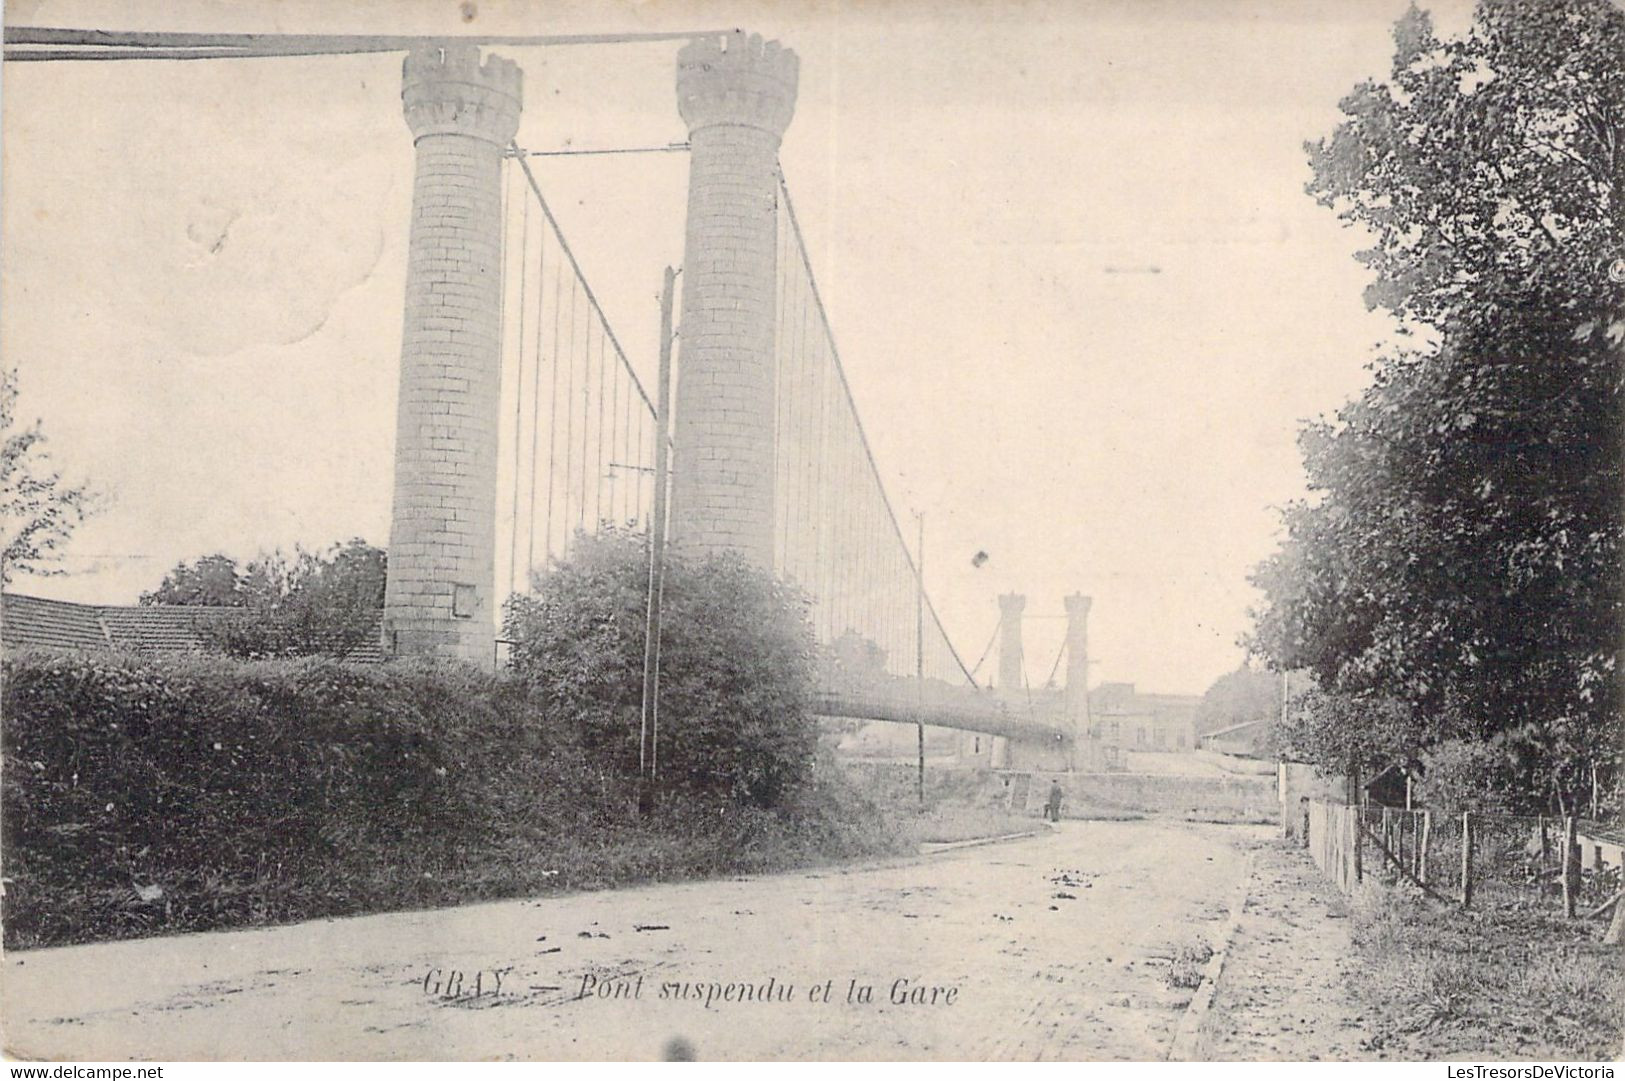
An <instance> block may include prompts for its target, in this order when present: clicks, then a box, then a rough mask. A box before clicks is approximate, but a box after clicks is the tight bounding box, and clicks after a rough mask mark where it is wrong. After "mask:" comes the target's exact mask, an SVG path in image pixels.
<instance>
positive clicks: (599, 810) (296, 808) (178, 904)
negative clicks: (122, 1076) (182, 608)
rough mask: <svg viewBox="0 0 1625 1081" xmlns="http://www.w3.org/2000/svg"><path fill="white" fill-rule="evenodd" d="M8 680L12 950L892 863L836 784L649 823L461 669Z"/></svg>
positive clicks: (573, 745)
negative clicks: (739, 874)
mask: <svg viewBox="0 0 1625 1081" xmlns="http://www.w3.org/2000/svg"><path fill="white" fill-rule="evenodd" d="M0 675H3V678H4V686H3V693H0V720H3V732H0V735H3V739H0V746H3V751H4V778H5V783H4V791H3V818H0V849H3V852H4V857H5V862H4V869H3V870H4V879H3V884H4V889H5V893H4V899H3V907H0V916H3V919H4V927H5V945H6V947H7V948H12V949H16V948H26V947H32V946H43V945H57V944H63V943H71V942H84V941H94V940H102V939H110V938H128V937H135V936H140V935H150V934H159V933H168V932H174V931H188V930H206V929H213V928H221V927H237V926H245V925H257V924H267V923H280V922H286V921H290V920H297V919H306V918H312V917H318V916H336V915H347V914H353V913H361V912H374V911H381V910H387V909H398V908H416V907H426V906H433V905H442V904H450V903H457V902H464V901H471V900H480V899H489V898H497V897H510V896H516V895H522V894H530V893H538V892H548V891H555V890H560V889H575V888H593V887H600V886H608V885H615V884H619V883H622V882H627V881H640V880H648V879H659V878H671V877H690V876H693V875H702V874H709V873H720V872H727V871H739V870H747V871H749V870H769V869H776V868H779V867H783V866H790V865H796V864H799V863H806V862H810V861H814V860H818V859H826V858H838V857H843V856H850V855H859V854H864V853H867V852H873V851H884V850H887V849H888V848H895V847H896V839H895V837H892V836H888V834H887V828H886V825H885V823H884V822H883V821H882V820H881V816H879V815H878V814H876V813H874V810H873V808H872V807H866V806H864V804H863V801H862V800H861V799H855V798H854V796H853V793H852V792H851V791H848V790H846V789H842V788H840V782H839V781H838V780H831V779H830V778H828V777H826V778H825V781H824V787H823V788H822V789H821V788H820V787H819V786H818V785H817V784H814V785H812V786H810V787H809V788H808V789H807V790H806V791H805V792H802V793H800V794H799V795H797V796H796V798H795V799H793V800H791V801H789V802H788V803H787V804H786V806H784V807H782V808H780V809H778V810H777V811H762V810H760V809H751V808H742V807H732V806H724V807H719V806H716V805H707V806H700V805H698V804H694V803H691V802H684V801H683V800H681V799H673V800H672V801H670V802H669V803H665V804H663V805H662V814H661V816H660V818H659V820H658V821H657V822H655V823H645V822H643V821H640V820H639V819H637V817H636V815H635V813H634V810H633V806H634V800H633V792H632V789H631V785H630V782H629V780H628V779H627V778H625V777H624V776H621V775H619V774H617V773H616V772H615V771H614V770H615V767H614V765H613V764H612V763H607V762H596V761H594V760H593V759H592V758H591V757H589V756H588V754H587V753H586V752H584V751H583V750H582V749H581V745H580V740H579V738H578V734H577V733H576V732H575V731H573V730H572V729H571V728H569V727H567V726H565V725H563V724H555V723H552V722H550V721H549V720H548V719H547V718H546V717H545V716H544V715H543V714H542V711H541V710H540V709H539V708H538V707H537V706H536V699H535V697H534V696H533V692H532V691H530V690H529V689H527V687H526V686H525V685H524V684H523V683H522V682H521V681H518V680H514V679H510V678H506V677H503V676H493V675H488V674H483V673H479V672H476V671H473V670H471V669H468V668H466V667H463V666H444V667H429V666H425V667H415V666H407V665H378V666H367V665H355V664H346V663H342V662H338V661H333V660H326V659H316V658H310V659H301V660H284V661H241V660H233V659H229V658H225V657H195V658H187V659H182V660H175V659H153V658H136V657H128V656H118V655H112V654H66V655H64V654H49V653H36V652H23V653H19V654H16V655H14V656H9V657H7V658H6V659H5V660H4V662H3V671H0ZM832 784H833V785H835V786H836V789H834V790H832V789H831V787H830V786H831V785H832ZM719 811H720V812H722V813H720V814H719V813H718V812H719Z"/></svg>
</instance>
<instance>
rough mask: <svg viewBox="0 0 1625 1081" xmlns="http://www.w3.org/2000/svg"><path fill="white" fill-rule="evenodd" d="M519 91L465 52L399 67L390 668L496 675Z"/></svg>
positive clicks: (470, 49)
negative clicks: (405, 198) (407, 158)
mask: <svg viewBox="0 0 1625 1081" xmlns="http://www.w3.org/2000/svg"><path fill="white" fill-rule="evenodd" d="M520 82H521V76H520V71H519V68H518V67H517V66H515V65H514V63H513V62H512V61H511V60H505V59H502V58H501V57H497V56H489V57H487V58H486V59H485V62H484V63H483V64H482V63H481V62H480V51H479V49H478V48H477V47H475V46H473V45H448V46H446V47H444V48H420V49H414V50H413V51H412V52H411V53H409V54H408V55H407V57H406V62H405V65H404V67H403V69H402V82H401V101H402V105H403V107H404V109H405V112H406V123H407V125H408V126H409V127H410V128H411V129H412V138H413V141H414V143H415V145H416V147H417V173H416V178H415V180H414V182H413V188H412V234H411V244H410V248H409V250H408V255H407V264H406V319H405V328H404V330H403V333H402V337H401V381H400V397H399V409H398V413H397V417H396V422H395V496H394V504H393V516H392V519H391V523H390V530H389V580H388V585H387V587H386V588H385V591H384V631H383V633H384V643H383V644H384V649H385V652H386V653H389V654H394V655H397V656H413V657H459V658H462V659H463V660H467V661H472V662H474V663H476V664H479V665H482V666H484V667H487V668H489V667H491V666H492V665H493V664H494V663H495V656H494V642H493V639H494V637H495V635H494V618H493V617H494V608H493V602H492V601H493V599H492V594H493V593H494V592H495V579H496V560H495V553H496V490H497V478H496V458H497V419H498V418H497V402H498V395H499V392H500V383H501V367H502V355H501V350H502V328H501V313H500V296H501V289H502V281H501V279H502V268H501V266H500V253H501V248H502V206H501V202H502V198H501V194H502V192H501V166H502V155H503V152H504V150H506V148H507V146H508V144H509V143H510V142H511V141H512V139H513V137H514V133H515V132H516V131H518V129H519V110H520V101H521V97H520Z"/></svg>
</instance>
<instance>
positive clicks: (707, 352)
mask: <svg viewBox="0 0 1625 1081" xmlns="http://www.w3.org/2000/svg"><path fill="white" fill-rule="evenodd" d="M798 68H799V64H798V61H797V59H796V54H795V53H793V52H791V51H790V50H788V49H781V48H780V47H779V45H778V43H777V42H766V43H764V42H763V41H762V39H761V38H760V37H759V36H756V35H751V36H749V37H747V36H746V35H745V34H744V33H742V32H736V33H733V34H729V35H727V36H726V37H725V38H715V37H711V38H697V39H695V40H694V41H692V42H690V43H689V44H688V45H686V46H684V47H683V49H682V51H681V52H680V53H679V54H678V57H677V106H678V109H679V111H680V112H681V113H682V116H683V120H684V122H685V123H686V124H687V125H688V131H689V147H690V150H689V174H688V234H687V238H686V240H685V245H684V255H683V307H682V324H681V327H682V367H681V372H680V375H679V379H678V385H677V404H676V420H675V430H674V433H673V440H674V443H675V447H676V457H675V461H674V465H673V473H674V478H673V497H672V535H673V537H674V539H675V540H676V542H677V543H679V544H681V545H682V546H683V547H684V548H685V549H687V550H688V551H690V552H693V553H696V554H701V555H706V554H713V553H717V552H726V551H732V552H738V553H740V554H742V555H744V556H745V557H746V558H747V559H749V560H751V561H752V562H754V563H756V564H757V565H758V566H762V567H771V566H772V563H773V469H774V465H773V453H774V451H773V437H774V422H775V417H776V410H775V405H774V397H773V368H774V359H775V358H774V355H773V331H774V325H773V324H774V317H775V301H776V298H775V289H776V282H777V277H776V275H777V266H776V253H777V250H778V249H777V245H778V211H777V204H778V155H779V141H780V139H781V138H782V137H783V135H784V130H785V128H786V127H788V126H789V124H790V116H791V114H792V113H793V112H794V111H795V103H796V77H797V71H798Z"/></svg>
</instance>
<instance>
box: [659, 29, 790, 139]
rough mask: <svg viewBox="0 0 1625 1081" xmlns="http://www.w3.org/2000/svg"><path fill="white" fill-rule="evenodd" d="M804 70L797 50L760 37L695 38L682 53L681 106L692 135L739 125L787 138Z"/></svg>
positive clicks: (741, 34)
mask: <svg viewBox="0 0 1625 1081" xmlns="http://www.w3.org/2000/svg"><path fill="white" fill-rule="evenodd" d="M800 70H801V61H800V60H799V59H798V58H797V56H796V54H795V52H794V51H793V50H791V49H786V48H783V47H782V46H780V45H779V43H778V42H776V41H767V42H764V41H763V40H762V36H761V35H760V34H749V35H747V34H746V33H745V32H744V31H743V30H735V31H734V32H733V33H731V34H727V35H724V36H721V37H705V38H695V39H694V40H693V41H690V42H689V43H688V44H687V45H685V46H683V48H682V50H681V51H680V52H679V53H678V54H677V108H678V110H679V111H680V112H681V113H682V114H683V120H684V122H686V123H687V124H688V130H689V131H690V132H691V133H692V132H695V131H699V130H700V129H701V128H708V127H712V126H715V125H718V124H738V125H743V126H745V127H751V128H760V129H762V130H764V131H768V132H771V133H772V134H773V135H775V136H780V137H782V136H783V135H784V130H785V129H786V128H787V127H789V126H790V117H791V115H792V114H794V112H795V109H796V82H797V78H798V76H799V73H800Z"/></svg>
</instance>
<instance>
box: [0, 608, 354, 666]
mask: <svg viewBox="0 0 1625 1081" xmlns="http://www.w3.org/2000/svg"><path fill="white" fill-rule="evenodd" d="M242 611H243V609H240V608H225V607H216V606H211V605H169V604H152V605H136V604H100V605H98V604H76V603H74V602H73V601H55V600H47V599H45V598H43V597H25V596H21V595H19V594H16V593H5V594H0V644H3V645H4V647H5V648H6V649H7V650H14V649H24V648H30V647H32V648H37V649H97V650H113V649H118V650H125V651H128V652H132V653H153V654H173V653H200V652H202V651H203V649H204V643H203V639H202V636H201V635H200V634H199V633H198V629H199V627H201V626H202V625H203V624H204V623H206V622H207V621H208V620H210V619H214V618H219V617H221V616H224V615H227V614H233V613H241V612H242ZM376 618H377V619H378V620H380V621H381V620H382V618H383V613H382V612H380V613H378V616H377V617H376ZM346 659H347V660H352V661H360V662H363V663H377V662H380V661H382V660H383V649H382V647H381V645H380V637H379V632H378V629H377V623H376V622H375V624H374V627H373V630H372V632H371V633H369V634H368V635H367V636H366V637H365V638H364V639H363V640H362V643H361V645H360V646H358V647H357V648H356V649H354V650H353V651H351V652H350V653H349V654H348V655H347V657H346Z"/></svg>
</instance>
